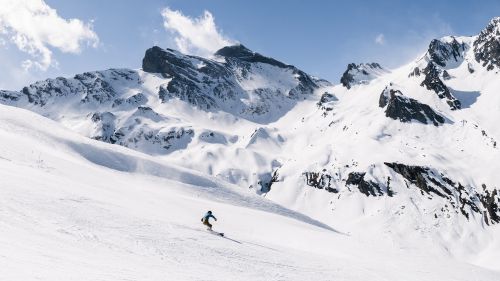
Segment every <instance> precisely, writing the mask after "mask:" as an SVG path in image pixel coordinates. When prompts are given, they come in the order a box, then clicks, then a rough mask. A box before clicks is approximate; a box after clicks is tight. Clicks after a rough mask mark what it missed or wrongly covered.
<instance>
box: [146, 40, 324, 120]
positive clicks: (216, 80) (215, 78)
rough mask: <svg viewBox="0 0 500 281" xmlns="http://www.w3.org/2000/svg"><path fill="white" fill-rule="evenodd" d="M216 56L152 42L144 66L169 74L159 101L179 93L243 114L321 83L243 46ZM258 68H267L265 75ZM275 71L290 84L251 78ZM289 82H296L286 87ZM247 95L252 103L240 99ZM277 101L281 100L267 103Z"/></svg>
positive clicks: (201, 104) (290, 99)
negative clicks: (275, 84) (197, 54)
mask: <svg viewBox="0 0 500 281" xmlns="http://www.w3.org/2000/svg"><path fill="white" fill-rule="evenodd" d="M215 55H216V56H217V57H218V58H219V59H218V60H208V59H204V58H200V57H195V56H187V55H184V54H181V53H179V52H176V51H174V50H171V49H165V50H164V49H161V48H159V47H153V48H151V49H148V50H147V51H146V54H145V56H144V59H143V66H142V68H143V70H144V71H146V72H152V73H160V74H162V75H163V76H164V77H166V78H169V79H171V80H170V81H169V82H168V83H166V84H165V85H163V86H162V87H160V89H159V92H158V95H159V98H160V99H161V100H162V102H167V101H169V100H170V99H174V98H177V99H180V100H183V101H185V102H188V103H190V104H192V105H194V106H196V107H198V108H200V109H202V110H206V111H208V110H221V109H222V110H227V111H233V112H232V113H234V111H235V109H237V113H238V114H240V115H242V116H244V117H247V118H251V117H252V116H263V115H266V114H268V113H270V112H271V111H273V110H276V109H280V108H281V107H284V106H286V105H287V104H290V103H294V102H296V101H297V100H299V99H300V98H301V97H303V96H306V95H310V94H312V93H313V91H314V90H315V89H317V88H318V87H319V86H318V84H317V83H320V80H316V79H313V78H312V77H310V76H309V75H307V74H306V73H304V72H303V71H301V70H299V69H297V68H296V67H294V66H292V65H287V64H284V63H282V62H279V61H277V60H275V59H273V58H268V57H265V56H263V55H260V54H258V53H255V52H252V51H250V50H249V49H247V48H246V47H245V46H243V45H235V46H228V47H224V48H222V49H220V50H219V51H217V52H216V53H215ZM260 72H265V74H266V76H262V74H260ZM273 73H276V74H278V73H280V74H279V75H280V76H281V77H285V76H288V77H289V79H290V80H292V81H293V83H287V84H284V85H286V86H283V87H281V88H280V87H267V85H266V84H268V83H265V82H263V83H262V86H259V85H256V84H255V83H254V82H253V81H255V80H254V78H253V77H254V76H255V75H257V77H259V76H260V77H259V79H258V80H259V81H265V79H272V76H273V75H274V74H273ZM261 77H262V78H261ZM248 80H251V81H252V83H251V85H252V86H251V88H250V89H249V87H246V86H245V85H247V82H246V81H248ZM292 84H295V86H293V87H290V85H292ZM248 95H250V96H252V98H251V99H249V100H252V103H248V102H246V103H245V102H242V101H241V100H242V99H248ZM253 97H255V98H253ZM275 101H278V103H280V105H278V106H276V105H273V104H271V103H274V102H275Z"/></svg>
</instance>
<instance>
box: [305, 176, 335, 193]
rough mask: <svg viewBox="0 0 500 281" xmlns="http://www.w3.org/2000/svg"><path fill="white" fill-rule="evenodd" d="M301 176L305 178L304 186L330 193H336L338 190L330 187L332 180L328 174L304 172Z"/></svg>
mask: <svg viewBox="0 0 500 281" xmlns="http://www.w3.org/2000/svg"><path fill="white" fill-rule="evenodd" d="M303 175H304V176H305V178H306V184H307V185H308V186H311V187H314V188H317V189H324V190H325V191H328V192H331V193H338V192H339V191H338V189H336V188H334V187H332V184H333V181H334V180H333V178H332V176H330V175H329V174H326V173H319V172H305V173H303Z"/></svg>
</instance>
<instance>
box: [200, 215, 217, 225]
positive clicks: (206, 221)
mask: <svg viewBox="0 0 500 281" xmlns="http://www.w3.org/2000/svg"><path fill="white" fill-rule="evenodd" d="M209 218H213V219H214V220H215V221H217V218H215V217H214V215H212V211H208V212H207V213H206V214H205V215H204V216H203V218H201V222H202V223H203V224H204V225H206V226H207V230H212V224H210V222H209V221H208V219H209Z"/></svg>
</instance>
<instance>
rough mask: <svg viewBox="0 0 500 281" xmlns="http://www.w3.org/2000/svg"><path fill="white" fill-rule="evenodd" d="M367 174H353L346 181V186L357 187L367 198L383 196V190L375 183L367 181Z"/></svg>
mask: <svg viewBox="0 0 500 281" xmlns="http://www.w3.org/2000/svg"><path fill="white" fill-rule="evenodd" d="M365 175H366V173H358V172H351V173H349V176H348V178H347V181H346V185H354V186H357V187H358V189H359V191H360V192H361V193H363V194H364V195H366V196H370V195H371V196H382V195H384V194H383V193H382V189H381V188H380V186H379V185H378V184H377V183H375V182H373V181H370V180H368V181H366V180H365Z"/></svg>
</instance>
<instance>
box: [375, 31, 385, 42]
mask: <svg viewBox="0 0 500 281" xmlns="http://www.w3.org/2000/svg"><path fill="white" fill-rule="evenodd" d="M375 43H376V44H379V45H384V44H385V37H384V34H383V33H380V34H379V35H377V37H375Z"/></svg>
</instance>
